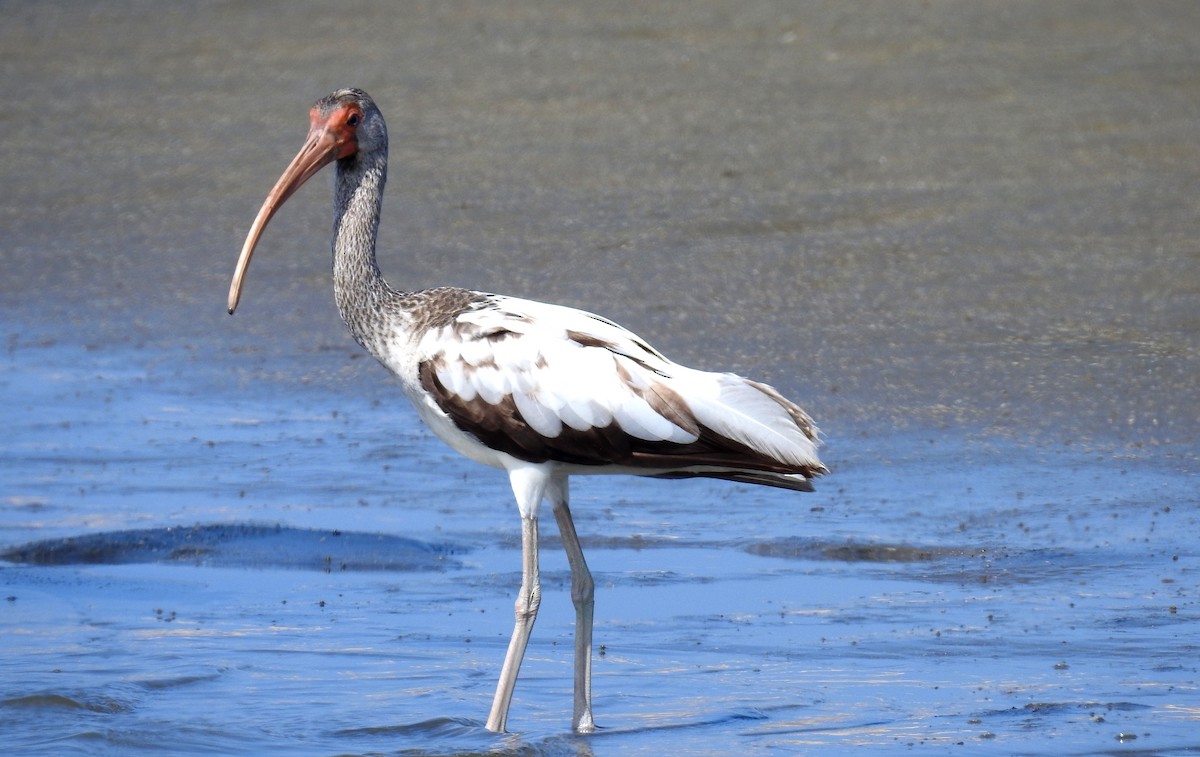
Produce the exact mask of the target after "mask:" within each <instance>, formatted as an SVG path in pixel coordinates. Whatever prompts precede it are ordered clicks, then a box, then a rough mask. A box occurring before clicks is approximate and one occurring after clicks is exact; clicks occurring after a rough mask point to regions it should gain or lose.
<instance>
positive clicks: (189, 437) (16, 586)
mask: <svg viewBox="0 0 1200 757" xmlns="http://www.w3.org/2000/svg"><path fill="white" fill-rule="evenodd" d="M72 354H73V352H72V350H71V349H70V348H69V347H66V346H52V347H38V348H27V349H19V350H15V351H13V352H12V353H10V354H9V355H8V356H7V357H6V358H5V360H4V363H3V365H4V372H3V385H4V389H5V393H6V396H7V397H8V398H9V401H10V402H11V403H13V404H12V405H11V406H12V407H14V408H18V409H19V412H18V413H17V414H16V415H15V416H13V417H14V420H15V425H14V426H10V431H9V434H8V436H7V437H6V439H5V440H4V442H3V444H0V455H2V456H3V457H2V459H3V461H4V479H5V480H4V486H5V505H4V507H3V509H2V510H0V514H2V517H3V524H2V531H0V534H2V535H3V544H4V545H7V546H9V547H13V546H19V545H25V548H26V550H27V551H26V552H25V553H23V554H21V555H13V554H10V555H9V559H10V560H17V561H18V562H16V563H10V564H7V565H5V566H4V567H3V568H0V582H2V584H3V586H2V588H0V591H2V593H3V595H4V596H5V597H6V599H5V601H4V602H3V604H2V605H0V634H2V635H3V638H4V647H5V654H4V655H3V656H2V657H0V667H2V670H0V673H2V675H0V681H3V683H0V733H3V734H4V737H5V740H6V743H8V744H10V745H11V748H13V749H15V750H16V751H17V752H18V753H21V754H56V755H57V754H73V753H75V754H92V755H94V754H140V753H145V754H154V753H171V754H189V755H190V754H234V753H242V754H248V753H253V754H285V753H286V754H289V755H297V754H301V755H303V754H311V755H320V754H376V753H381V754H433V753H439V754H441V753H460V752H471V753H477V752H489V753H491V752H496V753H522V754H525V753H532V754H563V753H569V754H578V753H594V754H658V753H663V752H670V753H675V754H722V753H733V752H738V753H750V754H767V753H777V752H779V751H781V750H782V751H785V752H788V751H806V750H809V749H811V750H815V751H818V752H825V751H829V750H833V751H841V750H844V749H850V748H855V749H859V750H862V749H868V750H874V751H877V752H880V753H890V752H892V751H894V750H897V749H899V748H908V747H909V746H910V745H932V746H946V747H950V746H957V745H958V744H959V743H962V744H964V745H966V744H970V745H971V746H972V748H973V749H975V750H981V751H986V752H988V753H994V754H1018V753H1063V752H1067V753H1070V752H1089V753H1090V752H1097V751H1114V750H1120V749H1125V748H1131V747H1136V748H1138V749H1151V750H1152V751H1154V753H1172V752H1182V751H1187V750H1189V749H1196V748H1200V743H1198V742H1197V741H1196V739H1195V734H1196V732H1197V729H1196V723H1197V720H1196V718H1197V708H1198V707H1200V692H1198V691H1197V680H1198V679H1197V669H1198V664H1197V662H1196V660H1197V659H1200V649H1198V648H1197V642H1198V641H1200V639H1197V637H1196V636H1195V633H1194V627H1195V623H1196V620H1197V618H1198V616H1200V602H1198V599H1200V598H1198V595H1197V567H1198V565H1200V537H1198V536H1197V534H1200V528H1198V526H1200V523H1198V522H1197V521H1198V520H1200V507H1197V505H1196V503H1195V501H1194V495H1193V486H1192V481H1191V479H1190V477H1188V476H1187V475H1186V474H1183V473H1178V472H1174V471H1172V470H1171V469H1170V468H1169V467H1167V466H1162V465H1157V464H1150V463H1147V462H1145V461H1142V460H1137V459H1129V460H1119V459H1113V458H1112V457H1111V456H1097V455H1094V454H1087V453H1081V452H1079V451H1077V450H1074V449H1072V448H1070V447H1069V446H1063V447H1057V448H1042V449H1032V450H1031V449H1029V448H1022V447H1020V446H1018V445H1013V444H1010V443H999V442H996V441H994V440H993V441H992V442H988V443H983V442H980V441H975V440H970V439H963V438H956V435H955V434H954V433H951V432H946V431H939V432H921V431H916V430H914V431H910V432H907V433H905V434H903V435H901V436H899V437H896V438H892V439H888V438H886V437H879V438H875V439H871V440H867V441H859V442H857V443H855V442H849V443H847V442H838V443H837V445H836V449H837V453H836V455H834V456H833V457H832V459H833V460H835V461H836V462H837V463H840V465H838V469H837V474H836V477H831V478H829V479H827V480H826V481H824V482H823V483H824V486H823V487H821V488H820V489H819V491H818V493H817V494H813V495H807V496H801V495H795V494H791V495H789V494H784V493H778V492H774V491H770V490H760V489H756V488H753V487H742V486H725V485H722V484H721V483H719V482H695V481H693V482H656V481H650V480H644V479H636V478H617V477H611V478H610V477H605V478H585V479H582V480H580V481H579V482H578V483H577V485H576V487H575V507H574V509H575V511H576V517H577V520H578V523H579V530H580V533H581V535H582V538H583V540H584V547H585V549H586V550H587V553H588V558H589V562H590V563H591V566H592V568H593V570H594V572H595V574H596V579H597V595H598V599H597V626H596V645H597V656H596V663H595V666H596V681H595V694H596V717H597V721H598V722H599V724H600V725H601V727H602V730H601V731H600V732H599V733H598V734H596V735H594V736H590V737H584V738H580V737H574V736H571V735H569V734H568V733H567V729H568V725H569V710H570V662H571V660H570V654H571V643H570V639H571V633H572V627H571V625H572V618H573V613H572V610H571V607H570V601H569V596H568V595H569V578H568V571H567V566H566V561H565V558H563V556H562V555H561V553H560V551H559V550H558V549H557V543H556V540H555V539H554V538H547V539H546V543H545V544H544V549H543V578H544V581H545V584H546V598H545V601H544V602H543V605H542V607H543V609H542V614H541V616H540V617H539V620H538V623H537V626H536V628H535V631H534V636H533V641H532V643H531V647H530V651H529V655H528V657H527V659H526V663H525V666H524V668H523V670H522V675H521V678H520V682H519V685H518V688H517V694H516V699H515V702H514V705H513V711H512V716H511V721H510V728H511V730H512V731H513V733H512V734H510V735H505V736H496V735H493V734H490V733H489V732H487V731H486V730H484V729H483V727H482V724H483V718H484V716H485V714H486V711H487V708H488V705H489V703H490V697H491V692H492V687H493V685H494V677H495V675H496V674H497V672H498V667H499V662H500V660H501V658H502V656H503V651H504V646H505V644H506V642H507V634H508V632H509V630H510V627H511V603H512V599H513V596H514V591H515V588H516V584H517V583H518V581H519V575H518V568H519V541H518V536H517V534H518V523H517V518H516V514H515V509H514V506H513V505H512V503H511V501H510V496H511V495H509V494H508V492H507V491H506V489H507V485H506V482H505V481H504V479H503V477H502V476H500V475H499V474H497V473H494V472H492V471H489V470H485V469H482V468H479V467H477V466H474V465H472V464H470V463H468V462H466V461H463V460H460V459H458V458H457V457H455V456H453V455H452V454H451V453H449V452H448V451H447V450H445V449H444V448H443V447H442V446H441V445H440V442H438V441H437V440H436V439H434V438H432V437H431V436H430V435H429V434H427V433H426V432H424V431H423V430H422V429H421V428H420V427H419V426H418V425H417V424H416V422H415V418H414V416H413V415H412V414H411V412H409V411H408V410H407V409H404V408H400V409H396V408H393V407H392V406H388V409H387V410H386V411H384V410H382V409H381V408H380V407H378V406H375V405H373V403H372V402H371V401H370V400H363V399H360V398H357V397H356V396H353V395H351V396H346V395H343V394H339V393H336V392H328V391H324V390H316V389H309V390H304V391H298V392H294V393H291V394H288V395H286V396H284V395H282V394H281V393H279V392H275V391H273V390H271V389H270V388H264V389H263V390H261V391H252V392H247V393H244V394H243V395H242V396H239V397H238V398H236V399H232V400H230V399H217V398H214V397H211V396H207V395H204V394H200V393H190V394H189V393H186V392H185V393H179V392H178V391H177V389H176V388H174V387H164V386H162V385H161V384H160V383H159V382H157V381H155V380H154V379H153V372H139V371H138V370H137V369H136V365H137V357H136V355H129V354H126V355H119V354H115V355H112V356H110V357H113V358H118V359H114V360H112V365H114V366H116V365H120V366H124V368H123V369H120V370H118V369H116V368H113V369H112V370H107V369H105V368H104V366H103V365H101V366H100V367H99V368H97V366H96V365H94V364H89V367H88V368H86V369H78V368H72V367H71V366H72V365H73V364H76V363H75V362H74V361H72V360H70V359H67V358H69V357H71V355H72ZM101 362H103V361H101ZM79 373H86V376H80V375H78V374H79ZM385 381H386V379H385ZM914 440H919V443H915V442H914ZM832 446H833V445H831V447H832ZM900 480H906V481H908V482H909V484H908V485H905V486H899V485H897V482H898V481H900ZM917 482H919V485H918V483H917ZM181 531H182V532H185V533H186V538H184V537H181V536H180V532H181ZM81 537H86V538H87V539H88V540H87V541H81ZM41 540H51V541H50V542H49V543H46V542H42V543H38V542H41ZM55 540H57V541H55ZM64 540H65V541H64ZM181 544H182V545H184V547H185V548H182V549H181V548H180V545H181ZM30 545H32V546H30ZM99 545H104V546H106V547H107V548H106V549H103V550H100V549H97V547H98V546H99ZM163 545H165V546H163ZM50 546H55V547H57V548H58V549H59V550H60V551H61V550H65V549H66V547H67V546H73V547H74V548H76V551H75V552H73V553H72V552H70V551H69V550H67V551H65V552H61V553H60V556H61V554H65V555H66V557H65V558H62V559H57V560H50V559H49V558H47V557H44V556H39V555H44V554H46V553H47V550H48V548H49V547H50ZM72 555H73V557H72ZM39 561H45V562H60V563H66V564H47V565H41V564H37V563H38V562H39Z"/></svg>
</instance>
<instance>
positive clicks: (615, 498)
mask: <svg viewBox="0 0 1200 757" xmlns="http://www.w3.org/2000/svg"><path fill="white" fill-rule="evenodd" d="M393 13H394V11H393V10H392V9H391V6H388V5H386V4H375V3H369V2H363V3H354V4H349V5H346V4H343V5H342V6H340V7H339V8H338V9H336V10H334V9H330V10H322V9H319V8H316V7H309V6H303V5H296V4H290V3H283V4H279V5H276V6H270V5H269V4H255V5H253V6H246V7H242V6H230V5H227V4H220V3H196V4H189V5H187V6H177V7H164V6H161V4H153V5H152V4H148V3H147V4H138V3H129V4H122V5H118V6H106V7H104V8H97V7H93V6H92V5H91V4H73V3H56V4H41V5H36V6H22V7H14V8H7V9H6V10H5V11H4V18H5V23H4V24H0V81H3V83H4V84H5V89H6V91H9V92H23V93H37V95H38V96H36V97H35V96H22V97H15V98H13V99H12V100H11V101H10V103H9V107H8V108H7V109H6V110H5V111H4V112H3V113H0V122H3V124H4V126H5V128H4V129H2V130H0V145H3V146H4V147H5V148H6V149H5V155H6V162H5V164H4V165H3V166H0V178H2V179H3V180H4V181H3V184H4V186H6V187H9V188H10V189H11V191H9V192H7V193H6V194H5V196H4V198H3V200H2V201H0V221H2V223H3V228H4V230H5V243H4V245H3V247H2V248H0V267H2V270H3V274H2V275H0V314H2V318H3V323H4V326H5V339H6V343H5V349H4V351H3V353H2V354H0V393H2V394H0V396H3V398H4V408H5V409H4V410H3V413H4V418H5V421H6V423H5V429H6V433H5V435H4V437H3V438H0V553H2V555H0V557H2V560H3V561H2V562H0V584H2V586H0V596H2V597H4V601H3V602H0V639H2V641H0V646H2V652H0V737H2V738H3V741H4V743H5V744H6V745H8V746H9V748H10V749H11V750H13V751H14V752H15V753H18V754H30V755H38V754H46V755H62V754H88V755H94V754H122V755H124V754H197V755H199V754H264V755H269V754H284V753H286V754H288V755H290V756H291V755H309V754H311V755H333V754H355V755H362V754H459V753H468V754H478V753H497V754H506V753H514V754H571V755H578V754H620V755H626V754H663V753H667V754H684V755H686V754H697V755H701V754H705V755H707V754H730V753H736V754H743V753H745V754H767V753H771V754H778V753H818V754H825V753H831V752H833V753H837V752H846V751H850V750H856V751H863V750H867V751H873V752H875V753H881V754H890V753H895V752H897V751H899V750H901V749H903V750H906V751H919V750H926V749H937V750H956V751H961V750H963V749H970V750H971V751H972V752H981V753H989V754H1003V755H1010V754H1096V753H1114V754H1115V753H1132V754H1183V753H1195V752H1198V751H1200V737H1198V735H1197V734H1200V674H1198V672H1197V670H1198V668H1200V663H1197V659H1200V655H1198V652H1200V650H1198V649H1197V647H1198V645H1200V634H1198V633H1197V630H1196V629H1197V628H1198V626H1197V619H1198V616H1200V602H1198V583H1197V571H1198V570H1200V523H1198V522H1197V521H1198V520H1200V504H1198V503H1197V498H1196V494H1195V489H1196V487H1195V481H1196V474H1197V472H1200V460H1198V458H1197V454H1196V450H1197V441H1198V439H1200V436H1198V434H1197V432H1198V431H1200V413H1198V412H1197V408H1200V384H1198V382H1196V380H1195V376H1196V375H1198V372H1200V322H1197V320H1196V313H1197V312H1200V311H1198V310H1197V309H1196V304H1197V296H1198V295H1200V265H1197V264H1196V263H1197V261H1198V257H1197V248H1196V244H1195V238H1196V235H1195V219H1196V218H1197V217H1200V212H1198V211H1200V205H1198V203H1200V196H1198V195H1197V194H1196V193H1195V191H1194V189H1195V187H1196V186H1198V185H1200V184H1198V181H1200V161H1197V160H1195V158H1196V156H1198V155H1200V132H1197V131H1196V129H1195V123H1196V118H1197V116H1200V105H1198V104H1197V103H1200V98H1197V97H1196V96H1195V95H1196V91H1197V89H1196V81H1197V77H1196V72H1197V70H1198V68H1197V61H1200V43H1198V42H1197V40H1200V14H1198V13H1197V11H1196V10H1195V7H1194V6H1193V5H1192V4H1186V3H1185V4H1169V3H1159V4H1122V3H1113V4H1097V3H1067V2H1060V3H1012V2H1005V3H997V4H989V3H969V4H968V3H963V4H957V3H945V4H939V3H934V4H932V5H930V4H928V3H917V2H913V3H907V2H894V1H889V2H886V3H880V4H852V5H847V4H843V3H833V4H827V5H825V4H812V5H806V6H803V7H794V6H792V5H790V4H776V3H769V2H762V3H758V2H743V3H738V4H737V5H736V7H735V6H733V5H728V6H727V5H724V4H720V3H708V2H702V3H689V4H686V5H680V6H678V7H669V6H656V7H655V8H654V9H646V8H643V7H641V6H627V5H623V4H620V3H616V4H611V5H606V4H589V5H587V6H578V7H576V6H563V5H560V4H550V3H545V4H543V3H536V2H530V3H512V4H500V3H493V4H480V5H473V4H468V3H434V4H429V5H409V6H406V10H405V13H404V17H403V18H402V19H401V18H398V17H397V16H395V15H392V14H393ZM345 84H355V85H358V86H363V87H365V88H366V89H368V90H369V91H371V92H372V93H373V94H374V95H375V96H376V98H377V99H378V100H379V101H380V103H381V105H382V107H383V109H384V111H385V113H386V115H387V116H388V119H389V125H390V126H391V131H392V140H393V146H392V150H393V156H394V158H393V169H392V170H393V174H392V183H391V185H390V186H389V201H388V204H387V209H386V211H385V219H384V230H383V235H384V238H383V240H382V249H383V250H384V255H383V259H382V260H381V265H382V266H383V268H384V270H385V273H386V274H387V275H388V276H389V278H391V279H393V280H394V281H396V282H397V283H400V284H403V285H406V286H423V285H427V284H458V285H465V286H472V287H478V288H484V289H489V290H495V291H505V292H511V293H513V294H518V295H524V296H533V297H539V298H544V299H548V300H552V301H560V302H566V303H569V304H576V305H580V306H583V307H586V308H588V309H591V310H595V311H599V312H602V313H604V314H607V315H611V316H614V317H616V318H618V320H620V321H621V322H623V323H626V324H627V325H629V326H631V327H633V328H635V329H636V330H637V331H639V332H641V333H642V334H643V335H645V336H646V337H648V338H650V339H651V340H652V341H653V342H654V343H655V344H656V345H658V346H660V347H662V348H664V349H665V350H666V351H667V353H668V354H670V355H672V356H673V357H677V358H679V359H680V360H682V361H684V362H689V363H693V364H697V365H700V366H704V367H710V368H730V369H734V370H738V371H740V372H743V373H747V374H751V375H753V376H755V377H759V378H763V379H766V380H768V381H771V382H772V383H774V384H776V385H777V386H779V387H780V388H781V389H782V390H783V391H784V392H785V393H786V394H788V395H789V396H794V397H796V398H797V399H799V400H800V401H801V402H802V404H804V405H805V406H806V407H807V408H808V409H809V410H810V411H811V412H812V413H813V415H814V416H815V417H816V418H817V419H818V421H819V422H820V423H821V425H822V428H823V429H824V431H825V433H826V442H827V446H826V447H825V450H824V454H823V456H824V458H825V459H826V460H827V461H828V462H829V463H830V465H831V467H832V469H833V473H832V474H831V475H830V476H829V477H828V478H826V479H824V480H822V481H819V482H818V490H817V492H816V493H815V494H808V495H798V494H790V493H785V492H777V491H773V490H763V489H759V488H754V487H746V486H738V485H729V484H724V483H721V482H706V481H669V482H667V481H652V480H646V479H636V478H619V477H612V478H582V479H578V480H576V481H575V482H573V509H574V511H575V515H576V520H577V523H578V526H579V532H580V535H581V538H582V539H583V543H584V548H585V549H586V550H587V555H588V560H589V564H590V565H591V567H592V570H593V572H594V573H595V575H596V579H597V615H596V645H597V653H596V660H595V675H596V680H595V695H596V718H597V721H598V723H599V724H600V726H601V730H600V731H599V732H598V733H597V734H594V735H592V736H588V737H582V738H581V737H575V736H572V735H571V734H569V732H568V730H567V729H568V725H569V716H570V705H571V700H570V696H571V692H570V685H571V679H570V670H571V667H570V664H571V660H570V655H571V634H572V621H573V612H572V610H571V606H570V600H569V577H568V571H567V566H566V560H565V558H564V557H563V556H562V554H561V550H559V549H558V548H557V546H558V543H557V539H556V537H555V536H554V535H553V533H552V532H553V528H547V529H544V530H545V531H546V533H545V534H544V549H543V580H544V582H545V589H546V596H545V601H544V602H543V604H542V610H541V615H540V617H539V619H538V623H537V626H536V628H535V630H534V634H533V638H532V641H531V645H530V650H529V654H528V657H527V659H526V663H525V666H524V667H523V669H522V675H521V678H520V681H519V684H518V687H517V690H516V696H515V701H514V705H513V710H512V713H511V718H510V727H511V728H512V731H513V733H512V734H509V735H504V736H496V735H493V734H490V733H488V732H487V731H486V730H485V729H484V728H483V721H484V718H485V716H486V712H487V708H488V706H489V704H490V699H491V694H492V689H493V686H494V681H495V676H496V674H497V672H498V667H499V664H500V661H501V659H502V657H503V652H504V647H505V644H506V642H507V634H508V633H509V631H510V629H511V623H512V620H511V611H512V600H513V597H514V592H515V590H516V586H517V583H518V581H519V575H518V573H519V571H518V568H519V536H518V524H517V517H516V513H515V507H514V506H513V504H512V502H511V494H510V493H509V492H508V487H507V484H506V482H505V481H504V480H503V478H502V477H501V476H500V475H499V474H497V473H496V472H494V471H489V470H485V469H481V468H479V467H478V466H474V465H473V464H470V463H468V462H467V461H465V460H462V459H460V458H458V457H456V456H455V455H454V454H453V453H452V452H450V451H449V450H448V449H446V448H445V447H443V446H442V445H441V444H440V442H438V441H437V440H436V439H434V438H433V437H432V436H431V435H430V434H429V433H428V432H426V431H425V430H424V429H423V428H421V427H420V426H419V424H418V423H417V421H416V418H415V416H414V415H413V413H412V412H411V411H410V410H409V409H408V408H407V407H405V406H403V403H402V400H401V399H400V397H399V394H398V392H397V390H396V387H395V386H394V385H393V384H392V383H391V381H390V380H389V378H388V377H387V376H386V374H385V373H384V372H383V371H382V370H381V369H380V368H378V366H376V365H374V364H373V363H372V362H371V361H370V359H369V358H364V357H362V356H361V355H360V354H359V352H358V350H357V348H356V347H355V346H354V345H353V344H352V343H351V342H350V340H349V338H348V337H347V336H346V335H345V334H344V333H343V329H342V327H341V324H340V323H339V322H338V319H337V315H336V312H335V311H334V308H333V306H332V302H331V299H332V298H331V297H330V292H329V291H328V290H329V288H330V287H329V282H328V278H327V277H328V265H329V264H328V258H327V256H328V251H327V248H326V241H325V239H326V235H327V233H328V228H327V226H328V196H327V191H328V190H327V186H320V185H321V182H320V181H317V182H314V184H316V185H317V186H314V187H312V188H309V189H306V190H305V191H304V192H301V193H300V194H298V195H297V196H296V197H295V198H294V199H293V200H292V201H291V203H290V204H289V207H288V209H287V210H286V211H284V212H282V213H281V214H280V215H279V216H278V218H277V219H276V220H275V221H274V222H273V224H272V227H271V230H270V231H269V232H268V234H267V237H266V238H265V240H264V243H263V247H262V249H261V250H260V251H259V253H258V254H257V256H256V260H255V266H254V270H253V271H252V272H251V277H250V280H249V282H248V289H247V292H246V296H245V298H244V301H243V306H242V308H241V309H240V310H239V312H238V315H237V317H236V318H232V319H231V318H229V317H228V316H227V315H225V313H224V310H223V305H224V296H225V291H226V288H227V286H228V277H229V275H230V273H231V269H232V264H233V260H234V258H235V255H236V252H237V249H238V248H239V245H240V243H241V239H242V235H244V233H245V231H246V227H247V225H248V223H249V221H250V220H251V217H252V215H253V213H254V211H255V210H256V208H257V205H258V203H259V202H260V201H261V199H262V195H263V193H265V191H266V190H267V189H268V188H269V186H270V184H271V182H272V181H273V180H274V178H275V176H276V172H277V171H279V170H280V169H281V168H282V167H283V165H284V164H286V162H287V160H288V159H289V158H290V157H291V155H292V154H293V152H294V150H295V149H296V147H297V146H298V144H299V140H300V138H301V137H302V135H303V129H304V126H305V123H304V112H305V110H306V108H307V106H308V103H309V102H311V101H312V100H313V99H315V98H316V97H317V96H319V95H321V94H324V93H325V92H326V91H328V90H330V89H332V88H334V87H335V86H341V85H345Z"/></svg>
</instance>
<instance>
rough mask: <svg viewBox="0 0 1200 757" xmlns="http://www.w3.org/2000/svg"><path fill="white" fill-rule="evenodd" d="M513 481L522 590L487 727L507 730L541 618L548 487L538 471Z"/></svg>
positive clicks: (519, 475)
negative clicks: (542, 529) (541, 524)
mask: <svg viewBox="0 0 1200 757" xmlns="http://www.w3.org/2000/svg"><path fill="white" fill-rule="evenodd" d="M509 481H510V483H511V484H512V488H513V494H514V495H515V496H516V498H517V506H518V508H519V509H520V511H521V591H520V593H518V594H517V601H516V604H515V606H514V612H515V615H516V625H515V626H514V627H513V633H512V638H511V639H509V642H508V652H507V653H506V654H505V655H504V667H502V668H500V680H499V681H497V682H496V696H495V698H494V699H493V700H492V710H491V712H490V713H489V714H488V719H487V729H488V730H489V731H494V732H495V733H503V732H504V730H505V725H506V723H507V721H508V707H509V705H510V704H511V703H512V695H513V687H515V686H516V684H517V673H518V672H519V671H520V670H521V660H522V659H524V657H525V647H526V646H527V645H528V644H529V633H530V631H532V630H533V621H534V620H536V619H537V612H538V605H540V604H541V602H542V585H541V580H540V579H539V577H538V523H537V507H538V504H539V503H540V502H541V499H542V494H543V493H544V492H545V490H546V479H545V477H544V476H543V475H541V473H540V472H536V471H523V470H517V471H511V472H510V473H509Z"/></svg>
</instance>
